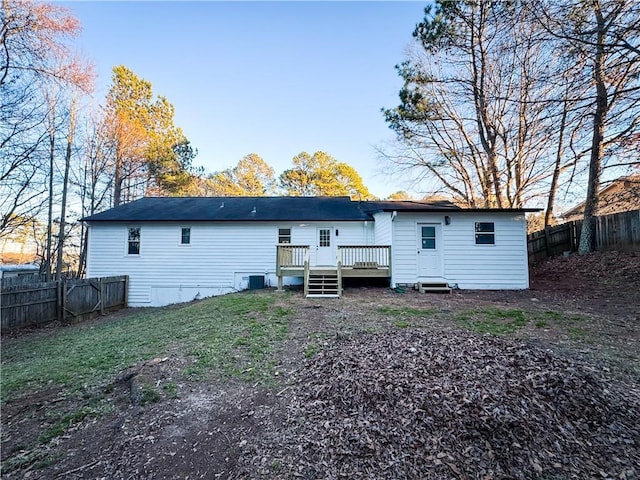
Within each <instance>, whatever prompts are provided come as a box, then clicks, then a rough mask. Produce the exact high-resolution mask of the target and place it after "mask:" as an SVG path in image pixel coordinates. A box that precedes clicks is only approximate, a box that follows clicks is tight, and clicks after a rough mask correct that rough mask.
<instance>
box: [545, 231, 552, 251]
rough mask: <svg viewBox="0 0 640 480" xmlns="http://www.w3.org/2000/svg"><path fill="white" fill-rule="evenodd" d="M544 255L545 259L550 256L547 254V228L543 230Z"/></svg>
mask: <svg viewBox="0 0 640 480" xmlns="http://www.w3.org/2000/svg"><path fill="white" fill-rule="evenodd" d="M544 254H545V256H547V257H550V256H551V255H550V253H549V227H545V229H544Z"/></svg>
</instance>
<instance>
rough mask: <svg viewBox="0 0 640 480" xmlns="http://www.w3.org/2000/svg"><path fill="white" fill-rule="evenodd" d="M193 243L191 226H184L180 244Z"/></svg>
mask: <svg viewBox="0 0 640 480" xmlns="http://www.w3.org/2000/svg"><path fill="white" fill-rule="evenodd" d="M190 244H191V227H182V229H181V231H180V245H190Z"/></svg>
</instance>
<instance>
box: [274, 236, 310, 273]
mask: <svg viewBox="0 0 640 480" xmlns="http://www.w3.org/2000/svg"><path fill="white" fill-rule="evenodd" d="M308 253H309V245H290V244H288V243H280V244H278V245H276V274H277V275H280V269H281V268H303V267H304V262H305V259H306V258H307V255H308Z"/></svg>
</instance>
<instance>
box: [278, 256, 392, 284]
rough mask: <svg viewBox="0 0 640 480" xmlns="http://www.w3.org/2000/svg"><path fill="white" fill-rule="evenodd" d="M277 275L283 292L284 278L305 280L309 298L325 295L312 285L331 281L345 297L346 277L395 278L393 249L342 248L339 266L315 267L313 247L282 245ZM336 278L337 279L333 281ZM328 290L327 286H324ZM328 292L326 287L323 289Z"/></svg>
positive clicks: (337, 260)
mask: <svg viewBox="0 0 640 480" xmlns="http://www.w3.org/2000/svg"><path fill="white" fill-rule="evenodd" d="M276 249H277V252H276V275H277V276H278V289H279V290H282V285H283V278H284V277H303V278H304V286H305V296H324V295H316V294H314V293H313V292H310V290H309V289H310V285H311V286H312V285H314V284H317V283H319V282H318V279H319V278H321V277H322V278H331V279H332V280H331V282H332V289H333V290H335V292H334V293H333V294H330V295H329V294H327V295H326V296H340V295H341V294H342V278H345V277H350V278H391V247H390V246H389V245H342V246H338V247H337V254H336V264H335V265H326V266H325V265H319V266H314V265H311V262H310V258H311V246H309V245H290V244H278V245H277V246H276ZM334 276H335V279H334V278H333V277H334ZM323 287H324V285H323ZM321 290H322V291H323V292H324V288H321Z"/></svg>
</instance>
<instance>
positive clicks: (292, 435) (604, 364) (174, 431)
mask: <svg viewBox="0 0 640 480" xmlns="http://www.w3.org/2000/svg"><path fill="white" fill-rule="evenodd" d="M261 294H265V295H278V294H277V293H273V292H264V293H261ZM281 298H282V299H280V300H278V301H279V302H281V303H286V307H287V308H288V309H290V310H291V311H292V314H291V316H290V318H289V324H288V334H287V339H286V340H285V341H283V342H282V344H281V346H280V348H279V349H278V351H277V352H275V353H274V359H273V361H274V365H275V373H274V377H273V378H272V379H271V380H270V381H268V382H264V381H257V382H247V381H242V380H239V379H233V378H231V379H230V378H217V379H205V380H202V379H200V380H198V379H193V378H191V377H189V376H187V375H185V373H184V372H185V368H186V367H187V365H188V364H189V362H190V359H189V358H187V356H186V355H185V354H184V352H180V351H167V352H162V353H161V354H159V355H158V357H157V358H155V359H154V360H151V361H148V362H146V363H144V364H141V365H132V366H131V368H130V369H127V370H126V371H122V372H119V373H118V374H117V375H116V376H115V377H114V379H113V382H112V383H111V384H109V385H108V386H106V387H104V386H103V387H101V388H100V389H99V390H96V389H94V390H91V389H88V390H87V391H85V392H83V394H82V395H81V396H77V395H71V396H70V395H66V394H63V392H62V391H61V390H60V389H59V388H58V387H55V386H53V385H52V386H51V388H50V389H48V390H43V391H41V393H39V394H38V395H37V396H33V395H30V396H27V397H21V398H16V399H11V400H9V401H7V402H6V403H4V404H3V405H2V462H3V464H2V465H3V471H2V478H7V479H17V478H27V479H40V478H43V479H44V478H46V479H50V478H65V479H73V478H106V479H178V478H180V479H196V478H210V479H216V478H221V479H232V478H296V477H299V478H486V479H490V478H516V477H517V478H558V479H560V478H596V477H597V478H618V479H632V478H640V454H639V453H638V450H639V449H640V445H639V444H638V441H639V440H638V435H640V430H639V428H640V427H638V423H640V417H638V415H639V413H638V411H637V409H636V408H635V407H638V406H640V403H639V402H640V393H639V389H640V253H619V252H607V253H600V254H594V255H591V256H587V257H578V256H571V257H569V258H556V259H552V260H548V261H546V262H543V263H541V264H539V265H536V266H535V267H533V268H532V270H531V289H530V290H528V291H513V292H511V291H509V292H505V291H501V292H480V291H454V292H453V293H451V294H449V295H446V294H445V295H442V294H440V295H438V294H419V293H417V292H415V291H413V290H408V291H402V290H396V291H394V290H390V289H388V288H383V287H371V286H368V287H362V286H352V287H349V288H346V289H345V292H344V296H343V298H341V299H304V298H302V294H301V292H297V293H295V294H293V295H283V296H282V297H281ZM126 314H127V312H119V313H117V314H116V315H126ZM94 322H97V323H100V322H109V317H104V318H100V319H97V320H94ZM57 328H68V327H54V328H49V329H47V332H46V334H54V332H55V331H56V329H57ZM34 334H38V335H40V334H43V333H42V332H27V333H22V334H19V335H34ZM11 341H14V338H13V337H11V336H5V337H3V343H4V342H11ZM404 346H406V348H404ZM421 349H422V350H421ZM427 351H429V352H432V353H430V356H429V358H430V359H431V360H430V361H431V362H432V363H430V364H427V363H425V360H424V358H423V356H421V355H419V354H420V352H427ZM381 352H388V353H386V354H384V355H383V354H382V353H381ZM447 352H448V353H447ZM479 352H480V353H479ZM483 352H486V353H483ZM402 355H404V356H402ZM416 355H417V356H416ZM476 357H478V358H477V359H476V360H473V361H471V360H469V359H474V358H476ZM398 359H401V360H402V362H400V363H398ZM463 359H464V361H462V360H463ZM496 359H504V360H496ZM435 365H437V366H438V368H437V369H436V367H435ZM507 365H509V368H511V366H513V368H516V367H517V369H519V370H513V371H512V370H506V368H507ZM480 366H482V367H480ZM436 370H437V371H436ZM516 371H517V372H521V374H522V379H518V378H516V377H517V374H515V373H513V372H516ZM394 372H395V373H394ZM438 372H440V373H438ZM442 372H444V373H445V374H443V373H442ZM470 372H471V373H470ZM394 375H396V376H394ZM498 376H499V378H500V379H501V382H502V383H499V384H496V385H499V386H500V385H509V388H506V387H505V390H504V391H502V390H501V391H499V392H498V391H497V390H495V389H494V390H491V388H494V387H493V386H491V387H489V386H487V385H488V384H489V383H491V382H492V381H494V380H495V378H498ZM383 377H384V378H383ZM538 377H540V378H543V377H544V379H545V380H544V382H546V383H544V385H545V387H544V388H545V389H548V388H551V387H549V385H553V399H554V400H553V401H552V400H549V399H550V398H551V397H550V395H551V393H549V391H547V390H545V391H543V390H541V388H542V387H541V386H540V385H541V383H540V382H542V380H540V382H538V383H536V381H537V380H535V379H536V378H538ZM431 378H439V379H440V380H439V382H441V383H438V384H437V385H436V384H433V385H427V383H428V382H429V379H431ZM456 379H458V380H459V381H460V382H466V383H461V384H459V385H469V388H470V390H469V391H470V392H471V393H470V395H471V397H469V398H467V396H466V395H467V393H465V392H466V391H463V390H456V389H457V388H458V387H457V386H456V385H458V384H456V383H455V381H458V380H456ZM525 379H526V381H525ZM403 382H404V383H403ZM452 382H453V383H452ZM527 382H528V383H527ZM554 382H555V383H554ZM140 384H144V385H154V384H155V385H164V386H165V387H166V388H164V389H162V392H161V395H159V396H158V395H157V394H155V397H154V396H153V392H151V393H149V394H148V395H147V392H145V391H144V390H139V389H136V385H140ZM420 385H423V386H422V387H420V388H421V389H420V388H418V387H416V386H420ZM491 385H493V384H491ZM167 386H170V387H167ZM465 388H466V387H465ZM485 388H486V389H487V391H486V392H485V393H483V394H482V395H480V393H478V395H480V396H479V397H478V398H475V397H474V395H475V393H474V392H484V391H485V390H483V389H485ZM495 388H498V387H495ZM499 388H502V387H501V386H500V387H499ZM414 389H415V390H416V391H418V390H419V391H420V392H422V393H421V395H422V397H419V398H418V397H417V396H415V395H417V393H416V392H414ZM434 389H437V392H439V393H438V394H437V395H436V394H435V393H434V392H435V391H436V390H434ZM463 394H464V395H463ZM434 395H435V396H434ZM438 395H439V396H438ZM515 395H522V397H519V396H515ZM426 396H428V398H429V399H430V400H429V402H431V403H433V405H435V406H433V407H432V408H433V411H429V412H427V413H425V405H426V403H425V402H427V400H426V398H427V397H426ZM147 397H149V398H147ZM472 397H473V398H472ZM435 398H439V399H440V402H438V401H435V400H434V399H435ZM521 398H522V399H529V400H530V402H529V403H530V405H529V406H526V407H525V406H523V405H524V403H523V402H522V401H521V400H520V399H521ZM537 399H539V400H537ZM512 400H513V401H514V402H515V403H513V405H512V404H511V403H510V402H511V401H512ZM105 401H106V402H107V403H108V404H109V406H110V408H108V409H106V410H105V411H104V412H103V413H101V414H99V415H95V414H86V415H83V414H77V415H76V416H75V417H74V418H70V419H69V421H68V422H67V423H66V424H65V426H66V428H65V429H64V432H62V434H61V435H60V436H57V437H55V438H52V439H50V440H48V441H47V439H44V440H43V439H42V432H43V426H46V425H48V424H50V423H51V421H52V420H51V412H52V411H70V412H83V411H85V410H83V409H85V408H88V407H90V406H91V405H92V404H93V403H92V402H96V403H97V402H100V403H101V404H104V402H105ZM538 401H539V404H536V402H538ZM583 401H584V402H586V403H580V402H583ZM411 402H414V403H411ZM416 402H420V403H419V404H418V403H416ZM456 402H460V406H459V408H458V407H456V405H457V403H456ZM478 402H479V403H478ZM549 402H550V403H549ZM554 402H555V403H554ZM598 402H600V403H598ZM438 404H439V405H440V406H437V405H438ZM587 404H588V408H589V409H591V410H589V411H592V412H593V418H580V417H579V415H578V416H576V415H577V414H576V413H575V412H576V411H577V410H576V409H578V410H579V409H581V408H583V407H584V408H586V407H585V405H587ZM548 405H554V406H555V410H553V411H549V409H548V408H544V407H545V406H547V407H548ZM445 407H446V408H445ZM605 407H606V408H605ZM509 409H511V410H509ZM518 409H519V410H521V412H520V413H514V412H516V410H518ZM603 409H604V410H603ZM607 409H608V410H607ZM507 410H509V411H508V412H507V413H505V412H506V411H507ZM605 410H606V411H605ZM87 411H88V410H87ZM329 411H330V412H332V413H331V415H332V416H331V417H327V416H326V412H329ZM585 411H587V410H585ZM416 412H418V413H416ZM460 412H464V415H462V414H461V413H460ZM509 412H510V413H509ZM572 412H573V413H572ZM507 414H508V415H511V417H509V418H511V419H512V421H511V423H508V425H511V426H510V427H509V428H507V429H506V430H504V431H502V430H500V428H506V427H505V423H504V422H502V423H500V428H498V427H496V426H495V425H494V424H493V423H491V422H495V421H496V418H503V417H501V416H500V415H503V416H504V415H507ZM518 415H524V416H521V417H518ZM572 415H574V416H576V418H573V417H571V416H572ZM403 416H404V417H403ZM596 417H597V418H596ZM338 418H339V419H341V423H340V424H339V425H338V423H339V422H337V421H336V419H338ZM350 418H351V419H353V420H349V419H350ZM625 418H626V419H627V420H625ZM474 419H475V420H474ZM492 419H493V420H492ZM597 419H600V420H597ZM420 422H421V423H425V424H427V423H428V424H429V425H432V426H433V430H425V429H423V430H420V435H417V434H416V430H415V428H414V426H413V425H415V424H416V423H420ZM554 422H555V423H554ZM558 422H564V424H563V425H564V427H561V429H560V430H558V431H557V432H556V431H555V430H553V429H554V428H556V427H555V425H556V423H558ZM572 422H573V423H572ZM585 422H586V423H585ZM598 422H600V423H598ZM625 422H626V423H625ZM478 424H482V425H478ZM596 424H597V425H596ZM491 425H494V427H495V428H493V427H490V426H491ZM374 427H375V428H374ZM436 427H437V428H436ZM562 428H564V429H565V431H561V430H562ZM487 429H493V430H494V432H493V433H491V432H488V431H487ZM518 429H520V430H522V432H520V433H519V430H518ZM526 429H529V430H528V431H524V430H526ZM572 429H573V430H572ZM548 431H551V432H556V433H555V435H556V437H555V443H554V442H553V441H551V440H550V439H547V438H546V437H545V435H547V432H548ZM371 432H375V434H374V433H371ZM479 432H480V433H479ZM483 432H484V433H483ZM496 432H502V433H500V434H499V433H496ZM593 432H597V435H602V438H600V437H594V436H593ZM481 434H482V435H481ZM487 435H488V436H487ZM585 435H586V436H585ZM589 435H591V436H590V437H589ZM39 437H40V438H39ZM467 437H469V438H467ZM542 437H544V438H542ZM547 440H549V441H547ZM505 442H506V443H505ZM567 442H574V443H572V445H571V446H570V447H569V446H566V445H565V444H566V443H567ZM580 442H586V443H584V444H580ZM490 444H491V445H490ZM36 445H38V446H37V447H36ZM536 449H539V450H540V453H538V452H536V451H534V450H536ZM554 449H555V450H554ZM413 450H418V451H419V452H421V453H420V455H419V457H420V458H421V460H419V461H418V460H416V458H417V457H416V456H415V455H413V453H415V452H413ZM584 451H587V452H588V453H589V455H590V458H583V457H582V456H581V455H582V453H581V452H584ZM412 452H413V453H412ZM563 455H564V457H562V456H563ZM383 458H384V461H385V462H387V463H385V465H386V466H385V467H384V468H382V467H381V462H382V459H383ZM472 460H473V461H472ZM543 460H544V461H543ZM376 465H377V466H376ZM376 469H377V470H376ZM518 472H519V473H518Z"/></svg>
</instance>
